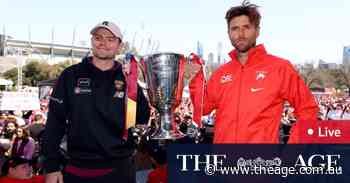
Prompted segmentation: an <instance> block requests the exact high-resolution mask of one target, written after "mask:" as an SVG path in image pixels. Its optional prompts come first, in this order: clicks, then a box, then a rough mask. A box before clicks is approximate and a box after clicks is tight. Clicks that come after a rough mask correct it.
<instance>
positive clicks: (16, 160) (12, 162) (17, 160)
mask: <svg viewBox="0 0 350 183" xmlns="http://www.w3.org/2000/svg"><path fill="white" fill-rule="evenodd" d="M26 163H28V164H30V165H32V164H33V163H34V162H33V160H29V159H25V158H21V157H10V158H8V159H7V160H6V161H5V163H4V164H3V165H2V168H1V173H2V175H7V174H8V171H9V169H10V167H12V168H14V167H16V166H18V165H21V164H26Z"/></svg>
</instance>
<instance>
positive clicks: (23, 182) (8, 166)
mask: <svg viewBox="0 0 350 183" xmlns="http://www.w3.org/2000/svg"><path fill="white" fill-rule="evenodd" d="M1 172H2V177H1V178H0V183H44V177H43V176H33V169H32V161H31V160H27V159H24V158H20V157H12V158H9V159H7V160H6V161H5V163H4V165H3V166H2V169H1Z"/></svg>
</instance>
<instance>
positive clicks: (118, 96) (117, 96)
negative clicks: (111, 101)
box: [113, 91, 125, 98]
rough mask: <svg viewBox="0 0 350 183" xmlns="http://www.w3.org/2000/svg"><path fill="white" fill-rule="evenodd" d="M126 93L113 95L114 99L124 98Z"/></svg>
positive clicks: (117, 92)
mask: <svg viewBox="0 0 350 183" xmlns="http://www.w3.org/2000/svg"><path fill="white" fill-rule="evenodd" d="M124 95H125V92H123V91H116V92H115V93H114V95H113V98H124Z"/></svg>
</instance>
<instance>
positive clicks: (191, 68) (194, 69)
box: [184, 62, 201, 81]
mask: <svg viewBox="0 0 350 183" xmlns="http://www.w3.org/2000/svg"><path fill="white" fill-rule="evenodd" d="M200 69H201V65H199V64H196V63H193V62H191V63H186V64H185V72H184V78H186V79H188V80H189V81H191V80H192V79H193V77H194V76H196V74H197V73H198V72H199V71H200Z"/></svg>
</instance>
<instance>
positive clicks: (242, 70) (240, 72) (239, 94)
mask: <svg viewBox="0 0 350 183" xmlns="http://www.w3.org/2000/svg"><path fill="white" fill-rule="evenodd" d="M243 73H244V66H241V67H240V71H239V75H240V80H239V85H238V96H237V110H236V111H237V114H236V129H235V143H237V137H238V134H237V132H238V124H239V109H240V108H239V106H240V103H241V100H240V98H241V97H240V96H241V90H242V79H243Z"/></svg>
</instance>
